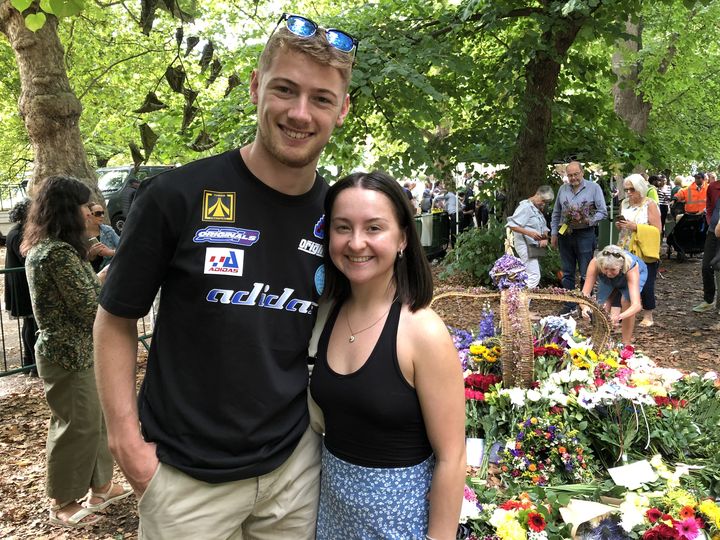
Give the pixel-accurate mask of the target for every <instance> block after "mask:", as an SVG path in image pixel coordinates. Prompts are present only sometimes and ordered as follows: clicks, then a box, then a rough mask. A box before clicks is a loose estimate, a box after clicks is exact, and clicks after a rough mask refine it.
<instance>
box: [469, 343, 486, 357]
mask: <svg viewBox="0 0 720 540" xmlns="http://www.w3.org/2000/svg"><path fill="white" fill-rule="evenodd" d="M484 348H485V345H482V344H480V343H471V344H470V354H476V355H480V354H481V352H482V350H483V349H484Z"/></svg>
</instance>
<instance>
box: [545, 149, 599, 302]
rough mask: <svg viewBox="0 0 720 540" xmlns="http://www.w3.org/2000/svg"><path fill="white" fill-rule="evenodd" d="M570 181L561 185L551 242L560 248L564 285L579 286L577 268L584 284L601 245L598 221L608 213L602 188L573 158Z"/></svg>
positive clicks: (551, 229)
mask: <svg viewBox="0 0 720 540" xmlns="http://www.w3.org/2000/svg"><path fill="white" fill-rule="evenodd" d="M565 172H566V174H567V177H568V183H567V184H563V185H562V186H560V189H559V190H558V194H557V198H556V199H555V206H554V208H553V213H552V222H551V226H550V234H551V238H550V242H551V245H552V246H553V247H555V248H558V249H559V250H560V264H561V266H562V274H563V276H562V286H563V288H565V289H569V290H573V289H575V271H576V268H577V269H579V270H580V287H582V286H583V283H584V282H585V272H586V271H587V267H588V264H590V261H591V260H592V258H593V253H594V251H595V248H596V246H597V238H596V236H595V225H597V224H598V223H599V222H600V221H602V220H603V219H604V218H606V217H607V207H606V206H605V196H604V195H603V192H602V188H601V187H600V186H599V185H598V184H596V183H594V182H589V181H587V180H585V179H584V178H583V169H582V165H580V163H578V162H577V161H572V162H570V163H569V164H568V166H567V167H566V169H565Z"/></svg>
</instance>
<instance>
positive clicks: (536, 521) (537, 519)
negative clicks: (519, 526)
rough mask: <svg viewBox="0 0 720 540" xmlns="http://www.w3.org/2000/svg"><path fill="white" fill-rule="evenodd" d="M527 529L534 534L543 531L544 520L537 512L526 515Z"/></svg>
mask: <svg viewBox="0 0 720 540" xmlns="http://www.w3.org/2000/svg"><path fill="white" fill-rule="evenodd" d="M528 527H530V528H531V529H532V530H533V531H535V532H542V531H544V530H545V518H544V517H542V514H538V513H537V512H530V513H529V514H528Z"/></svg>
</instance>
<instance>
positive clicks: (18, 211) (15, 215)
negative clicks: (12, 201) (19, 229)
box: [8, 199, 30, 226]
mask: <svg viewBox="0 0 720 540" xmlns="http://www.w3.org/2000/svg"><path fill="white" fill-rule="evenodd" d="M29 211H30V199H23V200H22V201H20V202H19V203H17V204H16V205H15V206H13V207H12V210H10V212H9V213H8V219H9V220H10V223H19V224H20V225H21V226H22V225H24V224H25V220H26V219H27V216H28V212H29Z"/></svg>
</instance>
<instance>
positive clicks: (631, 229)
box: [615, 174, 662, 326]
mask: <svg viewBox="0 0 720 540" xmlns="http://www.w3.org/2000/svg"><path fill="white" fill-rule="evenodd" d="M623 187H624V189H625V198H624V199H623V201H622V204H621V205H620V216H619V217H618V219H617V221H616V222H615V226H616V227H617V228H618V229H619V231H620V237H619V239H618V245H619V246H620V247H621V248H623V249H626V250H630V248H631V245H632V243H633V240H634V239H635V238H636V237H637V235H638V234H641V235H642V234H643V232H642V231H641V230H640V229H642V226H648V225H649V226H651V227H654V228H655V229H657V230H658V233H659V235H660V236H659V238H662V225H661V223H660V220H661V218H660V209H659V208H658V205H657V203H655V201H653V200H651V199H649V198H648V197H647V192H648V188H649V185H648V183H647V182H646V181H645V179H644V178H643V177H642V176H641V175H639V174H631V175H630V176H628V177H627V178H626V179H625V180H624V181H623ZM655 248H656V249H655V250H654V251H652V252H650V250H648V252H643V254H642V258H643V261H644V262H645V264H646V265H647V282H646V283H645V287H643V288H642V295H641V300H642V308H643V310H644V312H643V320H642V321H640V323H639V324H640V326H652V325H653V324H655V321H654V320H653V310H654V309H655V306H656V301H655V278H656V277H657V271H658V265H659V264H660V241H659V240H658V242H657V244H656V245H655ZM635 254H636V255H640V253H639V252H638V251H635Z"/></svg>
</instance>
